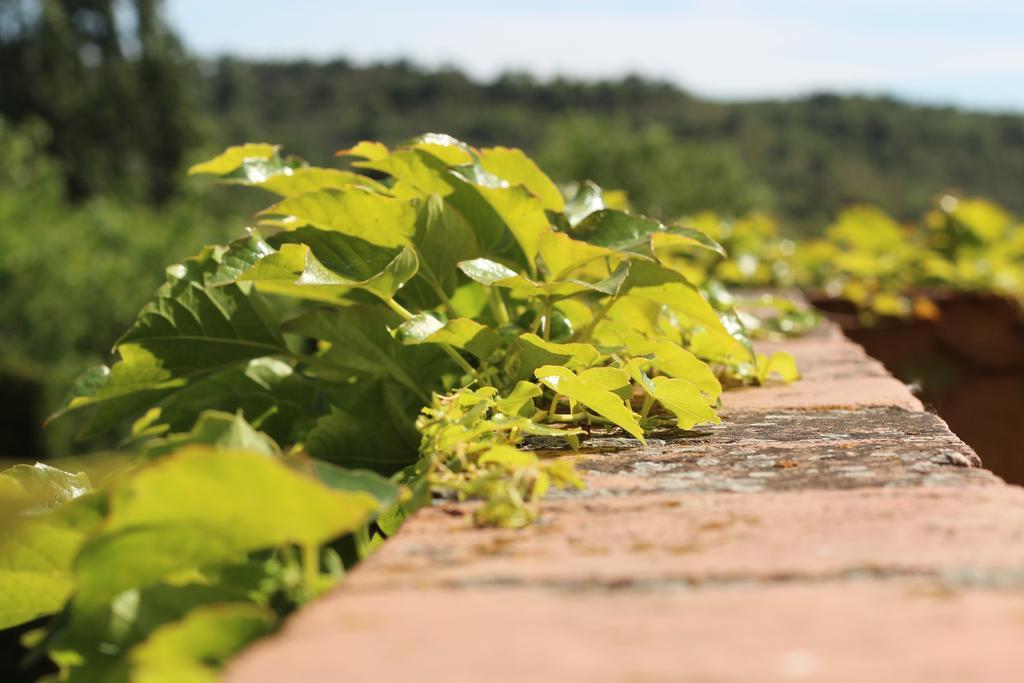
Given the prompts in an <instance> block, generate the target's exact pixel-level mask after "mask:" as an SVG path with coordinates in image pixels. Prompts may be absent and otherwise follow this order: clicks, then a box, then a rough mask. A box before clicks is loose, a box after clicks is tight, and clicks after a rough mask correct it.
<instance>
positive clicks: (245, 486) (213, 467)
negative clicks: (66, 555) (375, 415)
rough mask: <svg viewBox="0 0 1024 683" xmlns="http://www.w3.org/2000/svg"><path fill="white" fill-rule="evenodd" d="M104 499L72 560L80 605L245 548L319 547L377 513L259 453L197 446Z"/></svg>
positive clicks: (367, 503) (360, 498) (370, 504)
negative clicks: (105, 508)
mask: <svg viewBox="0 0 1024 683" xmlns="http://www.w3.org/2000/svg"><path fill="white" fill-rule="evenodd" d="M225 491H228V492H230V495H225ZM109 505H110V513H109V515H108V517H107V519H106V521H105V523H104V525H103V527H102V530H101V531H100V533H99V534H97V535H96V536H94V537H93V538H91V539H90V540H89V541H88V542H87V543H86V544H85V546H84V547H83V548H82V550H81V552H80V554H79V556H78V559H77V562H76V571H77V575H78V585H79V592H78V596H77V597H76V602H78V601H82V602H83V603H85V604H87V605H90V606H94V605H97V604H104V603H106V601H108V600H109V599H110V598H112V597H113V596H115V595H117V594H118V593H120V592H122V591H124V590H127V589H130V588H138V587H142V586H146V585H150V584H152V583H154V582H156V581H159V580H160V579H162V578H164V577H166V576H169V575H171V574H173V573H175V572H179V571H181V570H184V569H189V568H193V567H202V566H207V565H213V564H216V563H219V562H226V561H228V560H231V559H233V558H237V557H239V555H240V554H243V553H246V552H250V551H253V550H259V549H263V548H272V547H277V546H281V545H286V544H291V543H295V544H300V545H314V546H315V545H319V544H322V543H324V542H326V541H329V540H331V539H333V538H336V537H338V536H340V535H342V534H344V533H347V532H350V531H353V530H355V529H356V528H358V527H360V526H361V525H362V524H365V523H366V521H367V520H368V519H369V518H370V516H371V515H372V514H374V513H375V512H376V511H377V509H378V503H377V500H376V499H375V498H374V497H373V496H371V495H369V494H366V493H350V492H341V491H331V490H329V489H327V488H325V487H324V486H323V485H321V484H320V483H318V482H316V481H313V480H311V479H309V478H307V477H305V476H303V475H301V474H299V473H297V472H294V471H293V470H291V469H290V468H289V467H287V466H286V465H284V464H283V463H281V462H280V461H278V460H276V459H273V458H268V457H266V456H265V455H264V454H262V453H253V452H249V451H216V450H211V449H209V448H204V447H199V446H189V447H186V448H184V449H182V450H180V451H178V452H177V453H174V454H173V455H169V456H167V457H164V458H162V459H160V460H158V461H155V462H154V463H152V464H150V465H148V466H146V467H143V468H141V469H139V470H137V471H136V472H135V473H134V474H133V475H132V476H131V477H128V478H126V479H124V480H122V481H119V482H118V483H117V484H116V485H115V486H114V488H113V490H112V491H111V494H110V504H109Z"/></svg>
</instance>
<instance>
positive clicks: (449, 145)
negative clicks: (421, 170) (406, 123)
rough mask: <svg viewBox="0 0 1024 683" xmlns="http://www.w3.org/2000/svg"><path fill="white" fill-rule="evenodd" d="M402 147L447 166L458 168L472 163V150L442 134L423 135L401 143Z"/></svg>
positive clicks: (463, 143) (459, 141)
mask: <svg viewBox="0 0 1024 683" xmlns="http://www.w3.org/2000/svg"><path fill="white" fill-rule="evenodd" d="M402 147H411V148H413V149H418V150H422V151H424V152H427V153H428V154H430V155H431V156H434V157H437V158H438V159H440V160H441V161H443V162H444V163H445V164H446V165H448V166H459V165H461V164H469V163H472V162H473V158H474V153H473V150H472V148H470V146H469V145H467V144H466V143H465V142H462V141H461V140H457V139H455V138H453V137H452V136H451V135H446V134H444V133H424V134H423V135H418V136H416V137H414V138H413V139H411V140H408V141H406V142H404V143H402Z"/></svg>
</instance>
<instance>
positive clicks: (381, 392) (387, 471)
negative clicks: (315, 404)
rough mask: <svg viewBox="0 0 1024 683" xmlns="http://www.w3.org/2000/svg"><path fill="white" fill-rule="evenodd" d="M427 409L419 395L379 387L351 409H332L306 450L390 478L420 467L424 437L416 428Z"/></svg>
mask: <svg viewBox="0 0 1024 683" xmlns="http://www.w3.org/2000/svg"><path fill="white" fill-rule="evenodd" d="M422 407H423V403H422V401H421V400H420V399H419V397H418V396H416V395H415V394H410V393H409V392H408V391H405V390H404V389H402V388H401V387H396V385H394V384H391V383H384V382H375V383H374V384H373V386H372V387H371V389H370V390H368V391H367V392H366V394H364V399H363V400H361V401H359V402H357V403H355V404H353V405H350V406H347V407H345V408H341V407H338V406H331V408H330V414H329V415H325V416H323V417H321V418H320V419H319V420H318V421H317V423H316V426H315V427H314V428H313V429H312V430H311V431H310V432H309V435H308V436H307V437H306V440H305V442H304V445H305V447H306V450H307V451H308V452H309V454H310V455H312V456H313V457H314V458H317V459H318V460H323V461H326V462H330V463H333V464H336V465H340V466H342V467H346V468H349V469H369V470H372V471H374V472H377V473H379V474H383V475H385V476H390V475H392V474H394V473H395V472H397V471H399V470H401V469H402V468H403V467H406V466H407V465H411V464H412V463H414V462H416V458H417V446H418V445H419V434H418V433H417V432H416V429H415V426H414V423H415V419H416V416H417V415H418V414H419V411H420V409H421V408H422ZM368 425H373V427H372V428H371V429H368V428H367V427H368Z"/></svg>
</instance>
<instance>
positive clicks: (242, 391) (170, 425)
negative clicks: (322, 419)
mask: <svg viewBox="0 0 1024 683" xmlns="http://www.w3.org/2000/svg"><path fill="white" fill-rule="evenodd" d="M326 388H327V387H326V386H324V383H323V382H321V383H320V386H319V388H318V387H317V385H315V384H314V382H313V380H311V379H309V378H307V377H305V376H303V375H302V374H301V373H299V372H298V371H296V370H295V369H294V368H293V367H292V366H291V365H289V364H287V363H285V362H283V361H280V360H278V359H276V358H257V359H254V360H251V361H249V362H248V363H246V364H245V365H243V366H238V367H233V368H229V369H227V370H223V371H221V372H219V373H216V374H213V375H210V376H209V377H205V378H203V379H201V380H199V381H196V382H193V383H192V384H190V385H189V386H187V387H185V388H184V389H181V390H179V391H176V392H174V393H173V394H171V395H170V396H168V397H167V398H165V399H163V400H162V401H160V402H159V403H158V404H157V410H158V411H159V412H158V413H157V414H154V415H152V416H151V417H150V419H149V420H148V421H147V424H146V426H145V427H146V431H147V432H154V431H155V432H160V431H169V432H185V431H188V430H189V429H191V428H192V425H193V424H194V423H195V422H196V420H197V419H198V418H199V415H200V414H201V413H203V411H205V410H219V411H223V412H225V413H229V414H235V413H241V414H242V416H243V417H244V418H245V419H246V421H248V422H249V423H250V424H251V425H253V427H254V428H256V429H259V430H261V431H263V432H265V433H267V434H268V435H270V436H271V438H273V439H274V440H275V441H277V442H279V443H291V442H293V441H295V440H296V432H297V431H299V430H300V429H301V428H300V425H301V423H302V422H303V420H310V421H312V419H313V418H314V417H315V413H314V412H313V409H314V408H313V407H314V403H315V402H316V399H317V395H318V393H322V391H323V390H324V389H326Z"/></svg>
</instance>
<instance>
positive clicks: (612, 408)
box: [535, 366, 646, 443]
mask: <svg viewBox="0 0 1024 683" xmlns="http://www.w3.org/2000/svg"><path fill="white" fill-rule="evenodd" d="M554 367H557V366H554ZM566 373H569V371H568V370H566V369H565V368H558V369H557V371H556V370H554V368H553V366H542V367H540V368H537V370H536V372H535V374H536V377H537V379H539V380H540V382H541V384H543V385H544V386H546V387H548V388H549V389H551V390H552V391H553V392H555V393H556V394H559V395H561V396H565V397H567V398H569V399H572V400H573V401H577V402H578V403H580V404H582V405H583V406H585V407H586V408H587V410H590V411H591V412H593V413H595V414H597V415H600V416H601V417H603V418H605V419H606V420H608V421H609V422H612V423H613V424H615V425H616V426H618V427H621V428H622V429H624V430H625V431H626V432H628V433H629V434H630V435H632V436H633V437H634V438H636V439H638V440H639V441H640V442H641V443H646V441H645V440H644V432H643V429H641V428H640V425H639V424H638V423H637V421H636V419H635V418H634V417H633V411H631V410H630V409H629V406H628V405H627V404H626V402H625V401H624V400H623V399H622V398H621V397H619V396H616V395H615V394H613V393H612V392H610V391H608V390H607V389H603V388H601V387H600V386H597V385H595V384H586V383H584V382H582V381H580V380H579V379H578V378H575V377H573V376H572V374H571V373H569V374H568V375H567V374H566Z"/></svg>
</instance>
